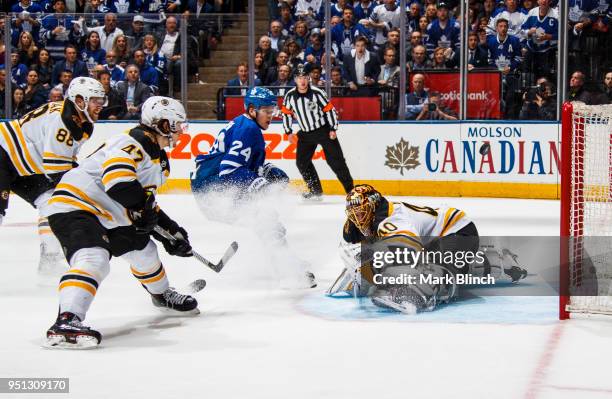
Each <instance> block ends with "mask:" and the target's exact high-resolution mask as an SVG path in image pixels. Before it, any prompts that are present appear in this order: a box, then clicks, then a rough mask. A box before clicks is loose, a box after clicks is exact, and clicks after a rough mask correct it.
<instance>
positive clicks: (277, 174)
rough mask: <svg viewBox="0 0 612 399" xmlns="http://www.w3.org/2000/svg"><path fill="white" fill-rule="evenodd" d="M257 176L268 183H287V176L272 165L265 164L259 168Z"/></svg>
mask: <svg viewBox="0 0 612 399" xmlns="http://www.w3.org/2000/svg"><path fill="white" fill-rule="evenodd" d="M259 172H260V173H259V176H261V177H263V178H265V179H266V180H268V181H269V182H270V183H283V184H287V183H289V176H287V174H286V173H285V172H284V171H283V170H282V169H279V168H277V167H276V166H274V165H273V164H271V163H269V162H266V163H265V164H263V166H262V167H260V168H259Z"/></svg>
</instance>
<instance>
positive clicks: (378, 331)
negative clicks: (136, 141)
mask: <svg viewBox="0 0 612 399" xmlns="http://www.w3.org/2000/svg"><path fill="white" fill-rule="evenodd" d="M409 200H410V201H411V202H413V203H417V204H424V205H434V206H435V205H436V204H440V203H449V204H452V205H453V206H456V207H458V208H460V209H463V210H465V211H466V213H467V214H468V215H470V216H471V217H472V218H473V219H474V220H475V222H476V224H477V226H478V229H479V231H480V233H481V235H556V234H557V233H558V220H559V217H558V214H559V206H558V203H557V202H556V201H528V200H503V199H468V198H410V199H409ZM159 201H160V203H161V205H162V207H163V208H164V209H166V210H167V212H168V213H169V214H170V215H172V216H173V217H174V218H176V219H177V220H178V221H179V222H180V223H181V224H183V225H184V226H185V227H186V228H187V230H188V231H189V233H190V238H191V242H192V244H193V246H194V248H196V249H198V250H199V251H200V252H201V253H203V254H204V255H205V256H208V257H210V258H212V259H217V258H218V257H219V256H220V255H221V252H222V251H223V249H224V248H225V246H226V245H227V244H229V242H231V241H232V240H237V241H238V242H239V243H240V245H241V248H240V250H239V252H238V254H237V255H236V257H235V258H234V259H232V261H231V262H230V263H229V264H228V266H227V268H226V269H225V270H224V271H223V272H222V273H221V274H219V275H216V274H215V273H213V272H211V271H209V270H207V269H206V268H205V267H203V266H201V265H200V264H198V263H197V262H196V261H194V260H192V259H184V258H176V257H169V256H168V255H166V254H165V253H163V250H162V254H161V256H162V260H163V261H164V264H165V266H166V270H167V272H168V274H169V276H170V279H171V283H172V284H173V285H174V286H176V287H181V286H183V285H185V284H187V283H188V282H190V281H191V280H193V279H195V278H205V279H206V280H207V281H208V286H207V287H206V289H205V290H204V291H203V292H202V293H201V294H199V295H198V300H199V302H200V309H201V310H202V314H201V315H200V316H198V317H195V318H189V319H187V318H167V317H165V316H163V315H160V314H159V313H158V312H157V310H156V309H155V308H153V306H152V305H151V302H150V299H149V296H148V294H146V293H145V292H144V290H143V289H142V288H141V287H140V286H139V284H138V283H137V282H136V281H135V279H134V278H133V277H132V276H131V275H130V273H129V268H128V266H127V265H126V264H124V263H123V262H122V261H121V260H113V261H112V270H111V273H110V275H109V277H108V278H107V279H106V280H105V281H104V282H103V283H102V285H101V288H100V290H99V291H98V295H97V297H96V300H95V301H94V304H93V305H92V307H91V309H90V312H89V314H88V317H87V323H88V324H89V325H91V326H92V327H95V328H96V329H98V330H100V331H101V332H102V334H103V336H104V340H103V344H102V347H100V348H99V349H97V350H94V351H80V352H79V351H51V350H44V349H42V348H41V347H40V344H41V342H42V338H43V336H44V332H45V330H46V328H48V327H49V326H50V325H51V324H52V322H53V320H54V318H55V316H56V312H57V306H58V305H57V293H56V281H57V279H51V280H49V279H46V280H45V279H40V278H39V277H38V276H37V273H36V267H37V261H38V241H37V237H36V227H35V225H34V224H33V222H34V221H35V220H36V213H35V212H34V210H32V209H31V208H29V206H28V205H26V204H25V203H24V202H23V201H21V200H20V199H18V198H17V197H16V196H14V197H12V198H11V207H10V208H9V214H8V217H7V218H5V224H4V225H3V226H0V253H2V262H1V265H2V277H1V278H0V320H1V321H0V377H69V378H70V392H71V393H70V394H69V395H63V394H56V395H28V394H20V395H10V394H0V399H2V398H9V397H17V398H27V397H36V398H42V397H45V398H47V397H51V398H63V397H71V398H207V399H208V398H239V399H242V398H266V399H272V398H283V399H287V398H291V399H293V398H296V399H297V398H308V399H310V398H376V399H382V398H603V397H612V377H611V374H610V371H609V370H610V367H609V364H610V359H612V322H610V321H593V320H572V321H569V322H563V323H560V322H558V321H557V320H556V314H557V299H556V298H555V297H550V298H547V297H540V298H528V297H527V298H526V297H513V298H508V297H501V298H492V297H487V298H485V299H483V300H477V301H473V302H470V303H465V304H461V305H459V304H457V305H453V306H449V307H446V308H443V309H440V310H439V311H436V312H433V313H431V314H427V315H417V316H413V317H408V316H401V315H394V314H389V313H383V312H380V311H377V310H376V309H373V308H372V307H371V306H369V305H368V304H367V303H363V302H362V303H360V302H358V301H356V300H353V299H328V298H325V297H324V296H323V292H324V290H325V289H326V288H327V287H328V286H329V285H330V283H331V281H332V280H333V279H334V278H335V277H336V276H337V274H338V273H339V272H340V270H341V263H340V259H339V258H338V256H337V244H338V239H339V234H340V231H341V228H342V221H343V218H344V215H343V205H342V198H341V197H326V198H325V200H324V201H323V202H322V203H319V204H301V203H298V201H297V200H289V201H281V202H282V203H283V206H282V207H283V209H282V217H283V221H284V222H285V224H286V227H287V229H288V233H289V240H290V243H291V245H292V246H293V247H294V249H295V250H296V251H297V252H298V253H300V254H301V255H302V256H303V257H304V258H305V259H306V260H308V261H309V262H311V264H312V271H313V272H314V273H315V274H316V275H317V278H318V281H319V287H318V288H316V289H314V290H307V291H284V290H280V289H278V288H277V285H276V283H275V282H274V281H273V273H272V272H271V271H270V270H269V267H268V265H267V264H266V260H265V258H266V254H265V253H262V251H261V250H258V248H257V246H256V245H255V243H254V240H253V236H252V234H251V233H249V232H248V231H246V230H244V229H241V228H236V227H232V226H227V225H224V224H221V223H216V222H209V221H208V220H206V218H205V217H204V216H202V215H201V214H200V213H199V211H198V210H197V208H196V205H195V202H194V200H193V198H192V197H191V196H188V195H180V196H161V197H160V198H159Z"/></svg>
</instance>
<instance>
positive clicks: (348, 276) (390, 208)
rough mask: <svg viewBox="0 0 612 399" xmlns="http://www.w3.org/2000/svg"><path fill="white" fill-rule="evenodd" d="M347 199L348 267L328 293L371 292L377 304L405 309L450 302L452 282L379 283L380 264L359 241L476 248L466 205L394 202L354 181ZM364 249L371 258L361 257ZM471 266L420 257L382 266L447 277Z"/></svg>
mask: <svg viewBox="0 0 612 399" xmlns="http://www.w3.org/2000/svg"><path fill="white" fill-rule="evenodd" d="M346 201H347V203H346V214H347V221H346V223H345V225H344V230H343V239H344V244H343V245H342V247H343V251H344V253H343V260H344V261H345V263H346V268H345V269H344V270H343V272H342V274H341V275H340V276H339V277H338V279H337V280H336V282H335V283H334V284H333V285H332V287H331V288H330V289H329V290H328V291H327V294H328V295H333V294H335V293H338V292H341V291H344V292H351V291H353V292H354V293H356V294H357V295H363V296H366V295H367V296H371V297H372V302H373V303H374V304H375V305H378V306H381V307H386V308H391V309H394V310H398V311H401V312H404V313H415V312H417V311H424V310H433V309H434V308H435V306H436V305H437V304H438V303H443V302H448V301H449V300H451V299H452V298H453V297H454V296H455V295H456V293H457V289H456V286H455V285H454V284H411V285H405V284H397V285H386V284H381V283H380V280H378V281H377V280H376V279H375V278H374V274H376V270H374V269H373V264H372V259H370V258H369V257H370V256H371V255H370V254H362V253H361V246H360V245H359V243H361V242H363V241H364V240H367V239H371V240H372V239H386V241H383V242H382V243H383V245H382V246H381V248H385V249H390V248H397V247H403V248H409V249H410V250H411V251H414V252H418V251H423V250H427V251H438V252H440V253H444V252H452V253H455V252H458V251H463V252H468V251H469V252H472V253H476V252H477V251H478V248H479V237H478V230H477V229H476V226H475V225H474V223H473V222H472V221H471V220H470V219H468V218H467V216H466V215H465V213H464V212H463V211H461V210H459V209H455V208H451V207H441V208H436V209H434V208H430V207H422V206H415V205H412V204H408V203H404V202H391V201H388V200H387V199H386V198H384V197H383V196H382V195H381V194H380V193H379V192H378V191H376V190H375V189H374V188H373V187H372V186H370V185H368V184H362V185H358V186H355V188H354V189H353V190H352V191H351V192H350V193H349V194H348V195H347V197H346ZM374 245H376V244H374ZM362 255H364V257H367V258H368V259H365V260H364V259H362ZM374 266H375V265H374ZM465 266H467V265H465ZM468 270H469V268H468V267H457V265H456V264H454V263H452V262H439V264H426V263H423V262H421V263H420V264H418V265H417V266H416V267H410V266H389V267H386V268H384V269H382V275H383V276H385V277H390V276H391V277H393V276H398V275H400V274H412V275H418V274H422V273H429V274H433V275H435V276H438V277H443V276H447V275H452V276H456V275H457V274H463V273H466V272H468Z"/></svg>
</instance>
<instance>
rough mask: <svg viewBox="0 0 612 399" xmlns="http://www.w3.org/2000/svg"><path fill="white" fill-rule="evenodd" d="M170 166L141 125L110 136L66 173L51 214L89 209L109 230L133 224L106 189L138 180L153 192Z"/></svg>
mask: <svg viewBox="0 0 612 399" xmlns="http://www.w3.org/2000/svg"><path fill="white" fill-rule="evenodd" d="M169 174H170V165H169V163H168V158H167V156H166V153H165V151H163V150H160V149H159V147H158V145H157V143H153V142H152V141H151V139H149V137H147V136H146V135H145V133H144V132H143V131H142V130H140V129H139V128H135V129H132V130H131V131H130V133H128V134H118V135H116V136H114V137H112V138H110V139H108V140H107V141H106V142H105V143H104V144H102V146H101V147H99V148H98V149H97V150H96V151H95V152H94V153H93V154H91V155H90V156H89V157H87V158H85V159H84V160H83V161H82V162H81V163H80V164H79V166H78V167H77V168H74V169H73V170H71V171H70V172H68V173H66V174H65V175H64V176H63V177H62V180H61V181H60V183H59V184H58V185H57V187H56V188H55V191H54V192H53V195H52V196H51V198H50V199H49V202H48V204H49V206H48V209H49V210H48V214H47V215H44V216H49V215H53V214H56V213H67V212H73V211H86V212H89V213H91V214H93V215H95V216H96V217H97V218H98V220H99V221H100V223H101V224H102V225H103V226H104V227H105V228H106V229H112V228H116V227H120V226H129V225H131V224H132V222H131V220H130V218H129V217H128V214H127V210H126V209H125V208H124V207H123V206H122V205H121V204H120V203H119V202H116V201H115V200H113V199H112V198H111V197H110V196H109V195H108V194H107V193H106V192H107V191H108V190H110V189H111V188H112V187H113V186H115V185H116V184H118V183H122V182H125V183H128V182H131V181H134V180H137V181H138V182H139V183H140V184H141V185H142V187H143V188H145V189H147V190H151V191H153V192H154V193H155V192H156V190H157V188H159V187H160V186H161V185H162V184H164V183H165V182H166V179H167V178H168V175H169Z"/></svg>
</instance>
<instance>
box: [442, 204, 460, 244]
mask: <svg viewBox="0 0 612 399" xmlns="http://www.w3.org/2000/svg"><path fill="white" fill-rule="evenodd" d="M464 216H465V212H463V211H460V210H458V209H455V208H450V209H449V210H447V211H446V214H445V215H444V225H443V227H442V231H441V232H440V237H444V236H445V235H446V232H447V231H448V230H450V228H451V227H453V226H454V225H455V224H456V223H457V222H458V221H459V220H461V218H463V217H464Z"/></svg>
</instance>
